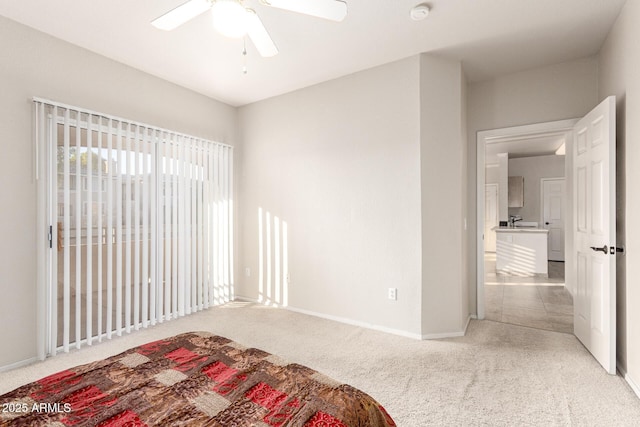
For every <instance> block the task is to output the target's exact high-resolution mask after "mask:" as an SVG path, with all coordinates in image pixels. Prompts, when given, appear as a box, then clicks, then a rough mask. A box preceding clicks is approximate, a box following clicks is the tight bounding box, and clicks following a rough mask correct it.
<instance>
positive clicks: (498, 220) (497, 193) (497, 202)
mask: <svg viewBox="0 0 640 427" xmlns="http://www.w3.org/2000/svg"><path fill="white" fill-rule="evenodd" d="M484 187H485V191H486V189H487V187H493V188H495V189H496V216H497V222H498V224H499V223H500V215H497V214H498V212H499V209H500V184H496V183H495V182H494V183H491V184H485V185H484ZM485 197H486V195H485ZM482 207H483V208H484V205H483V206H482ZM482 218H483V225H482V230H483V234H484V213H483V217H482ZM498 224H496V225H498ZM482 249H483V250H485V248H484V245H483V248H482Z"/></svg>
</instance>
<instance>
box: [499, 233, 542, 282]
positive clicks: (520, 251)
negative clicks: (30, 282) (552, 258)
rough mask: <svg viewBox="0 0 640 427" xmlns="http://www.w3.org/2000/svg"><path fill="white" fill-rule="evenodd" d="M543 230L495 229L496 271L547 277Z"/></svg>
mask: <svg viewBox="0 0 640 427" xmlns="http://www.w3.org/2000/svg"><path fill="white" fill-rule="evenodd" d="M547 235H548V230H545V229H539V228H537V229H517V228H503V227H498V228H496V271H497V272H498V273H506V274H515V275H518V276H542V277H548V268H547V261H548V258H547Z"/></svg>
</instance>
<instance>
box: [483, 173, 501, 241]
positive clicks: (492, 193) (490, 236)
mask: <svg viewBox="0 0 640 427" xmlns="http://www.w3.org/2000/svg"><path fill="white" fill-rule="evenodd" d="M497 225H498V186H497V185H496V184H487V185H485V187H484V251H485V252H495V251H496V232H495V231H493V230H492V229H493V227H496V226H497Z"/></svg>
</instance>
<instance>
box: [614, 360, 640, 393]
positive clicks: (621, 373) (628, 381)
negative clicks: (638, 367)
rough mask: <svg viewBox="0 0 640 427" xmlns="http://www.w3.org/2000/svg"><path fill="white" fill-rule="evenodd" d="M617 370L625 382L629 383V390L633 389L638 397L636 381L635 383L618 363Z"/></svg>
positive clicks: (638, 388)
mask: <svg viewBox="0 0 640 427" xmlns="http://www.w3.org/2000/svg"><path fill="white" fill-rule="evenodd" d="M617 367H618V371H619V372H620V375H622V378H624V380H625V381H626V382H627V384H629V387H631V390H633V392H634V393H635V394H636V396H638V398H639V399H640V386H639V385H638V383H636V382H635V381H634V380H633V379H632V378H631V377H630V376H629V374H628V373H627V371H625V370H624V369H622V368H621V367H620V364H618V366H617Z"/></svg>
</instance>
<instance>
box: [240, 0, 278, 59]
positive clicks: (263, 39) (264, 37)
mask: <svg viewBox="0 0 640 427" xmlns="http://www.w3.org/2000/svg"><path fill="white" fill-rule="evenodd" d="M247 14H248V17H247V35H248V36H249V38H250V39H251V41H252V42H253V44H254V45H255V47H256V49H258V52H259V53H260V55H262V56H264V57H271V56H275V55H277V54H278V48H277V47H276V45H275V43H274V42H273V40H272V39H271V36H269V33H268V32H267V29H266V28H265V27H264V25H263V24H262V21H261V20H260V18H259V17H258V15H257V14H256V12H255V11H254V10H252V9H247Z"/></svg>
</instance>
